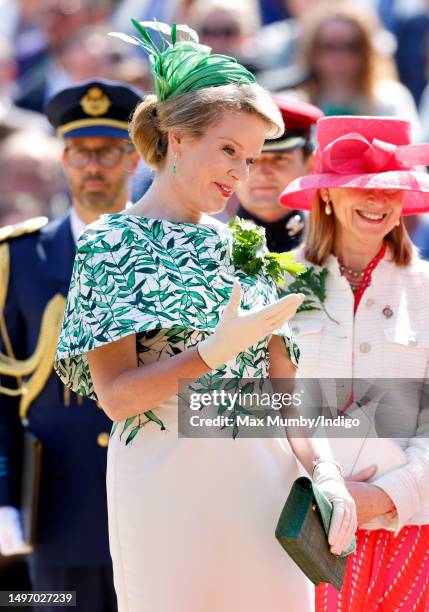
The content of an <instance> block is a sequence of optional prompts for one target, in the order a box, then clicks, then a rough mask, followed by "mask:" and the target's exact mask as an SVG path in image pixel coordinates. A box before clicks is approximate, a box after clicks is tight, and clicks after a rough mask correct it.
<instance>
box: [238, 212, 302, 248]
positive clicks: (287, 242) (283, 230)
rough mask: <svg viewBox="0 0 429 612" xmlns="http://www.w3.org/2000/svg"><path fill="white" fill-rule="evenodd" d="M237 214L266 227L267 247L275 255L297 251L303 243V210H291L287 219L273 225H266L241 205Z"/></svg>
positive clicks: (283, 218)
mask: <svg viewBox="0 0 429 612" xmlns="http://www.w3.org/2000/svg"><path fill="white" fill-rule="evenodd" d="M236 214H237V215H238V216H239V217H241V218H242V219H249V220H251V221H254V223H255V224H256V225H261V226H262V227H265V236H266V238H267V247H268V250H269V251H272V252H273V253H284V252H285V251H290V250H291V249H295V248H296V247H297V246H298V245H299V244H300V243H301V241H302V238H303V233H304V227H305V213H303V211H302V210H291V211H290V212H288V213H287V214H286V216H285V217H282V218H281V219H279V220H278V221H273V222H272V223H266V222H265V221H263V220H262V219H259V218H258V217H255V216H254V215H252V214H251V213H250V212H249V211H248V210H246V209H245V208H243V206H241V205H240V206H239V207H238V209H237V213H236Z"/></svg>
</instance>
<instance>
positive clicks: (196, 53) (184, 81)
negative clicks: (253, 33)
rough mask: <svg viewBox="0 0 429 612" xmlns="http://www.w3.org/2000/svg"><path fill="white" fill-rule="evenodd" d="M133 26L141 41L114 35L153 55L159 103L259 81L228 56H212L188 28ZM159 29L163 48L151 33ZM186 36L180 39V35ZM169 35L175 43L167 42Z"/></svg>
mask: <svg viewBox="0 0 429 612" xmlns="http://www.w3.org/2000/svg"><path fill="white" fill-rule="evenodd" d="M131 22H132V24H133V25H134V27H135V28H136V30H137V31H138V32H139V34H140V36H141V38H139V37H137V36H129V35H128V34H123V33H121V32H110V36H115V37H116V38H120V39H121V40H123V41H125V42H127V43H130V44H132V45H137V46H139V47H142V48H143V49H144V51H145V52H146V53H147V55H148V56H149V62H150V66H151V72H152V74H153V77H154V81H155V91H156V95H157V98H158V100H159V101H161V102H162V101H164V100H167V99H168V98H172V97H174V96H180V95H181V94H184V93H187V92H189V91H194V90H196V89H203V88H204V87H219V86H220V85H228V84H229V83H237V84H249V83H255V82H256V79H255V77H254V76H253V74H252V73H251V72H249V70H247V68H245V67H244V66H242V65H241V64H239V63H238V62H237V60H236V59H235V58H234V57H229V56H228V55H218V54H213V55H212V54H211V48H210V47H207V46H206V45H200V44H199V42H198V35H197V33H196V32H195V30H192V29H191V28H189V27H188V26H186V25H176V24H173V25H172V26H171V27H170V26H169V25H168V24H166V23H161V22H158V21H140V22H139V21H136V20H135V19H132V20H131ZM148 29H152V30H156V31H157V32H158V34H159V36H160V38H161V44H160V48H159V47H158V46H157V45H156V43H155V41H154V40H153V39H152V37H151V35H150V34H149V32H148ZM179 33H181V34H182V36H181V37H180V38H178V34H179ZM165 36H169V37H170V39H171V43H170V42H169V41H167V40H166V38H165Z"/></svg>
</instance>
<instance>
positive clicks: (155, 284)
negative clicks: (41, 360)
mask: <svg viewBox="0 0 429 612" xmlns="http://www.w3.org/2000/svg"><path fill="white" fill-rule="evenodd" d="M231 248H232V231H231V230H230V229H229V228H227V227H223V226H218V225H216V224H215V222H213V225H209V224H207V225H195V224H192V223H178V222H172V221H160V220H156V219H147V218H144V217H138V216H135V215H126V214H114V215H103V216H102V217H100V219H99V220H98V221H96V222H95V223H93V224H91V225H89V226H88V227H87V228H86V230H85V231H84V232H83V234H82V235H81V236H80V238H79V241H78V248H77V253H76V259H75V263H74V269H73V275H72V279H71V284H70V290H69V295H68V299H67V304H66V311H65V315H64V321H63V327H62V330H61V335H60V338H59V341H58V348H57V354H56V363H55V369H56V372H57V373H58V375H59V376H60V378H61V379H62V381H63V382H64V384H65V385H66V386H67V387H69V388H70V389H72V390H73V391H75V392H76V393H78V394H81V395H84V396H87V397H90V398H92V399H95V400H96V399H97V396H96V393H95V391H94V386H93V383H92V379H91V374H90V371H89V368H88V363H87V360H86V353H87V352H89V351H91V350H92V349H95V348H97V347H100V346H103V345H104V344H108V343H110V342H113V341H115V340H119V339H120V338H123V337H124V336H127V335H129V334H136V335H137V336H136V340H137V342H136V345H137V346H136V351H137V352H139V349H138V345H139V344H144V341H145V338H146V339H147V338H151V337H153V335H154V333H156V330H168V331H167V334H166V335H167V336H168V338H169V347H168V348H169V350H170V352H169V354H171V355H174V354H176V353H177V352H180V350H178V348H177V346H175V342H177V339H178V338H180V339H181V340H182V341H183V343H184V345H183V344H182V347H183V346H184V347H185V348H188V347H190V346H195V345H196V344H197V343H198V342H199V341H200V340H202V339H203V338H205V337H206V336H207V335H208V334H210V333H212V331H213V329H214V327H216V325H217V323H218V321H219V316H220V315H221V313H222V311H223V309H224V308H225V306H226V304H227V302H228V299H229V296H230V294H231V291H232V286H233V279H234V277H236V278H238V280H239V281H240V283H241V285H242V288H243V298H242V303H241V308H242V309H243V310H248V309H251V308H256V307H258V306H263V305H267V304H269V303H272V302H273V301H275V300H276V299H277V291H276V288H275V286H274V284H273V282H272V281H271V279H268V278H267V277H265V276H263V275H262V274H258V275H256V276H249V275H247V274H245V273H244V272H242V271H241V270H237V269H236V268H234V266H233V264H232V262H231ZM278 333H279V334H280V335H282V336H283V337H284V339H285V342H286V346H287V348H288V351H289V354H290V357H291V359H292V362H293V363H294V365H295V366H296V365H297V361H298V358H299V349H298V347H297V345H296V342H295V341H294V339H293V337H292V335H291V332H290V330H289V327H288V326H287V325H285V326H284V328H282V329H281V330H279V331H278ZM182 350H183V348H182ZM141 361H142V362H143V363H144V353H143V359H142V360H141ZM211 376H218V377H231V378H234V377H245V378H266V377H268V349H267V341H266V339H265V340H263V341H261V342H260V343H258V345H257V346H255V347H249V349H248V350H247V351H246V352H244V353H240V355H238V356H237V357H236V359H235V360H232V362H229V363H228V364H226V365H224V366H222V367H221V368H218V369H217V370H216V371H214V373H212V374H211Z"/></svg>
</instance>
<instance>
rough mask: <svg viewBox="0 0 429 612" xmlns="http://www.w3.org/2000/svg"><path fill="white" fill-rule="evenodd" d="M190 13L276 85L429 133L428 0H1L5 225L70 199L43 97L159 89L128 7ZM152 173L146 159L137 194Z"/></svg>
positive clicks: (338, 110) (60, 210)
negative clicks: (90, 82) (103, 82)
mask: <svg viewBox="0 0 429 612" xmlns="http://www.w3.org/2000/svg"><path fill="white" fill-rule="evenodd" d="M131 17H134V18H135V19H138V20H140V21H141V20H152V19H154V18H156V19H157V20H158V21H165V22H168V23H172V22H176V23H187V24H188V25H190V26H191V27H193V28H194V29H196V31H197V32H198V34H199V36H200V41H201V42H204V43H206V44H207V45H209V46H210V47H212V49H213V51H214V52H217V53H225V54H228V55H233V56H235V57H237V59H238V60H239V61H240V62H241V63H243V64H245V65H246V66H247V67H249V68H250V69H251V70H252V71H253V72H254V73H255V75H256V77H257V79H258V82H260V83H261V84H262V85H264V86H265V87H267V88H268V89H269V90H271V91H272V92H275V93H276V94H280V95H287V96H293V97H295V98H298V99H301V100H307V101H309V102H312V103H314V104H316V105H317V106H319V107H320V108H321V109H322V110H323V111H324V112H325V113H326V114H327V115H335V114H358V115H359V114H360V115H362V114H367V115H369V114H371V115H394V116H400V117H404V118H406V119H408V120H410V121H411V123H412V126H413V139H414V141H415V142H421V141H429V86H428V84H427V83H428V75H429V0H0V185H1V188H0V226H2V225H7V224H11V223H16V222H19V221H22V220H25V219H28V218H30V217H34V216H37V215H46V216H48V217H49V218H51V219H52V218H55V217H59V216H62V215H63V214H64V213H65V212H66V210H67V207H68V206H69V196H68V193H67V186H66V183H65V178H64V176H63V173H62V167H61V154H62V145H61V142H60V141H59V140H58V139H57V137H56V136H55V134H53V133H52V131H51V128H50V126H49V124H48V123H47V121H46V119H45V117H44V115H43V108H44V105H45V103H46V101H47V99H49V97H51V96H52V95H53V94H55V93H56V92H57V91H59V90H60V89H62V88H63V87H66V86H69V85H71V84H73V83H77V82H79V81H82V80H85V79H89V78H97V77H100V78H107V79H113V80H119V81H124V82H127V83H130V84H132V85H134V86H136V87H138V88H139V89H141V90H142V91H143V92H144V93H146V92H149V91H151V90H152V82H151V76H150V73H149V70H148V65H147V61H146V57H145V56H144V55H143V53H142V51H141V49H139V48H137V47H135V48H134V47H132V46H130V45H127V44H124V43H123V42H122V41H120V40H119V39H117V38H113V37H110V36H108V33H109V32H111V31H119V32H128V33H132V31H133V27H132V25H131V22H130V18H131ZM149 183H150V172H149V171H148V169H147V168H145V167H144V165H143V164H141V168H140V170H139V172H138V173H137V175H136V176H135V177H134V179H133V186H132V187H133V189H132V191H133V199H134V200H135V199H136V198H137V197H139V195H141V194H142V193H143V192H144V190H145V188H146V187H147V185H148V184H149Z"/></svg>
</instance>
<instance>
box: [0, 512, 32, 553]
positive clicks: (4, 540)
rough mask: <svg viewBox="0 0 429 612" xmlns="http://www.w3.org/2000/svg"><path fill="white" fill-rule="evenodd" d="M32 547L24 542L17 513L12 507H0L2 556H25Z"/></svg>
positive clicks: (0, 548) (0, 546) (0, 547)
mask: <svg viewBox="0 0 429 612" xmlns="http://www.w3.org/2000/svg"><path fill="white" fill-rule="evenodd" d="M32 550H33V549H32V547H31V546H29V545H28V544H26V543H25V542H24V537H23V533H22V527H21V517H20V514H19V511H18V510H17V509H16V508H14V507H13V506H1V507H0V553H1V554H2V555H4V556H5V557H6V556H9V555H25V554H28V553H30V552H32Z"/></svg>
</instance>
